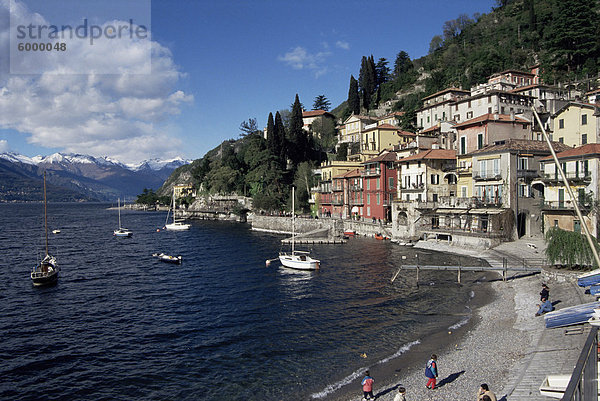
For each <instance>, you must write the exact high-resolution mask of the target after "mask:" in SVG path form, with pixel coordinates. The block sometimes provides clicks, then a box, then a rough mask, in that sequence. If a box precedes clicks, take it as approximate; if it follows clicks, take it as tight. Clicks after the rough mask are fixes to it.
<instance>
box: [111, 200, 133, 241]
mask: <svg viewBox="0 0 600 401" xmlns="http://www.w3.org/2000/svg"><path fill="white" fill-rule="evenodd" d="M117 202H118V205H119V228H118V229H117V230H115V231H113V233H114V235H115V236H116V237H131V236H132V235H133V232H131V231H129V230H128V229H126V228H123V227H121V198H118V199H117Z"/></svg>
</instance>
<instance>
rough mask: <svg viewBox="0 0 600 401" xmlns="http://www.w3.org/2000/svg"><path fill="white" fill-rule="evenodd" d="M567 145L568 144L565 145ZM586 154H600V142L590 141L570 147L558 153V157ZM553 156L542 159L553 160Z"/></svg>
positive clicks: (565, 157) (566, 157)
mask: <svg viewBox="0 0 600 401" xmlns="http://www.w3.org/2000/svg"><path fill="white" fill-rule="evenodd" d="M565 146H566V145H565ZM585 155H590V156H591V155H599V156H600V143H588V144H587V145H583V146H579V147H577V148H570V149H569V150H565V151H563V152H560V153H557V154H556V157H558V158H559V159H568V158H570V157H579V156H585ZM552 159H553V157H552V156H548V157H544V158H543V159H541V160H542V161H547V160H552Z"/></svg>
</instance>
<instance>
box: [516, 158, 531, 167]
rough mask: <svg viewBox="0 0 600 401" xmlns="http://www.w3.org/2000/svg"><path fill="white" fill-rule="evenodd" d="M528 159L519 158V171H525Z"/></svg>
mask: <svg viewBox="0 0 600 401" xmlns="http://www.w3.org/2000/svg"><path fill="white" fill-rule="evenodd" d="M528 165H529V159H528V158H527V157H519V168H518V169H519V170H527V167H528Z"/></svg>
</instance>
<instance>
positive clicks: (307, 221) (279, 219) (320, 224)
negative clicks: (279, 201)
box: [248, 215, 392, 239]
mask: <svg viewBox="0 0 600 401" xmlns="http://www.w3.org/2000/svg"><path fill="white" fill-rule="evenodd" d="M248 219H249V220H252V229H253V230H258V231H266V232H272V233H280V234H290V233H291V232H292V219H291V218H290V217H284V216H263V215H254V216H251V218H250V216H249V217H248ZM323 229H327V230H328V232H327V238H329V239H333V238H337V237H341V236H342V235H343V233H344V232H345V231H354V232H356V234H358V235H365V236H369V237H372V236H374V235H375V234H382V235H384V236H386V237H388V238H391V236H392V235H391V225H386V224H380V223H378V222H376V223H370V222H365V221H354V220H342V219H330V218H326V219H312V218H303V217H300V218H296V223H295V232H296V233H298V234H299V235H303V234H307V233H311V232H320V233H323V231H324V230H323ZM321 235H322V236H325V235H323V234H321Z"/></svg>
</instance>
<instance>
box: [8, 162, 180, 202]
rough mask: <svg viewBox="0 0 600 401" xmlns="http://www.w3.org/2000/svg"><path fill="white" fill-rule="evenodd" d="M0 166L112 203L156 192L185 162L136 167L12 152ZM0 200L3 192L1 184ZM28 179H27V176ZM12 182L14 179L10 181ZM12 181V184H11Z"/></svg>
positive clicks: (147, 163)
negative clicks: (146, 190) (45, 174)
mask: <svg viewBox="0 0 600 401" xmlns="http://www.w3.org/2000/svg"><path fill="white" fill-rule="evenodd" d="M0 162H2V163H1V164H2V165H1V166H0V167H5V169H7V170H10V171H11V173H14V172H19V173H23V174H25V175H28V176H31V175H32V174H33V175H34V176H37V177H38V178H39V177H40V176H41V174H42V172H43V171H44V170H46V171H47V172H48V182H50V183H52V184H54V185H57V186H61V187H64V188H68V189H71V190H74V191H76V192H79V193H81V194H84V195H85V196H87V197H89V198H96V199H99V200H113V199H114V198H116V197H117V196H120V197H123V196H124V197H127V198H128V199H133V198H135V196H136V195H138V194H140V193H141V192H142V191H143V189H144V188H153V189H158V188H159V187H160V186H161V185H162V183H163V182H164V181H165V180H166V179H167V178H168V177H169V175H170V174H171V172H173V170H175V169H176V168H177V167H179V166H181V165H184V164H187V163H188V162H189V161H187V160H184V159H182V158H175V159H169V160H160V159H152V160H148V161H144V162H141V163H137V164H129V165H128V164H125V163H121V162H119V161H118V160H114V159H111V158H109V157H94V156H89V155H81V154H73V153H68V154H63V153H54V154H52V155H49V156H34V157H28V156H24V155H19V154H16V153H1V154H0ZM2 173H3V169H2V168H0V200H2V192H3V191H4V190H5V188H4V186H3V185H1V184H2V183H3V181H7V180H8V179H7V180H3V176H2ZM30 178H31V177H30ZM13 181H14V180H13ZM11 182H12V181H11Z"/></svg>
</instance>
